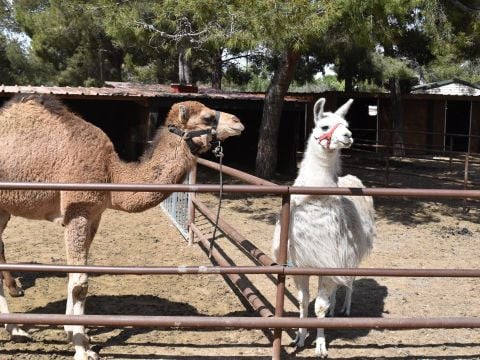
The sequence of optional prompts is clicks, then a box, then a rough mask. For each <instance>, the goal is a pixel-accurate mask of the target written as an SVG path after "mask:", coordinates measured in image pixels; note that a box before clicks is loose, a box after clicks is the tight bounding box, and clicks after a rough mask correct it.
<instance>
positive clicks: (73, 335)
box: [65, 213, 98, 360]
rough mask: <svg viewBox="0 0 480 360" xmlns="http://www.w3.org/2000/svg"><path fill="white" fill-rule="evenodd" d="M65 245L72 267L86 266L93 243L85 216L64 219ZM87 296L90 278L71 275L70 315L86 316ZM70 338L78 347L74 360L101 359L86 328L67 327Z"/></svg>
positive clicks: (67, 312)
mask: <svg viewBox="0 0 480 360" xmlns="http://www.w3.org/2000/svg"><path fill="white" fill-rule="evenodd" d="M65 219H66V221H65V243H66V249H67V262H68V264H69V265H85V264H86V263H87V254H88V249H89V246H90V242H91V238H92V236H91V232H92V229H91V223H90V221H89V219H88V217H87V216H86V215H84V214H83V213H82V214H81V215H79V214H75V216H72V217H69V216H65ZM87 292H88V275H87V274H81V273H71V274H69V277H68V294H67V309H66V314H67V315H83V314H84V313H85V301H86V298H87ZM65 331H66V332H67V337H68V338H69V339H71V341H72V342H73V345H74V347H75V360H96V359H98V355H97V354H96V353H95V352H94V351H92V350H90V342H89V338H88V336H87V335H86V334H85V326H83V325H72V326H65Z"/></svg>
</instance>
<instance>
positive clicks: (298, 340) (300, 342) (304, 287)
mask: <svg viewBox="0 0 480 360" xmlns="http://www.w3.org/2000/svg"><path fill="white" fill-rule="evenodd" d="M293 278H294V281H295V285H296V287H297V290H298V309H299V313H300V314H299V315H300V319H303V318H306V317H307V316H308V303H309V301H310V291H309V285H308V279H309V277H308V276H294V277H293ZM307 336H308V332H307V329H306V328H300V329H298V332H297V336H296V337H295V339H294V340H293V345H294V346H296V347H303V346H304V345H305V338H306V337H307Z"/></svg>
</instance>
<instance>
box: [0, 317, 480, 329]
mask: <svg viewBox="0 0 480 360" xmlns="http://www.w3.org/2000/svg"><path fill="white" fill-rule="evenodd" d="M0 323H3V324H33V325H85V326H110V327H126V326H131V327H142V328H145V327H156V328H194V329H198V328H230V329H292V328H299V327H305V328H319V327H321V328H326V329H394V330H407V329H423V328H429V329H460V328H480V319H479V318H466V317H439V318H416V319H411V318H322V319H316V318H303V319H300V318H292V317H288V318H286V317H206V316H136V315H60V314H0Z"/></svg>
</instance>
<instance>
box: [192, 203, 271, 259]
mask: <svg viewBox="0 0 480 360" xmlns="http://www.w3.org/2000/svg"><path fill="white" fill-rule="evenodd" d="M193 204H194V205H195V207H196V208H197V209H198V210H199V211H200V212H201V213H202V214H203V215H205V217H206V218H207V219H208V220H210V221H211V222H213V223H214V222H215V220H216V216H215V215H214V214H213V212H212V211H211V210H210V209H209V208H208V207H207V206H206V205H205V204H204V203H203V202H201V201H200V200H198V199H193ZM218 227H219V229H220V230H221V231H222V232H223V233H224V234H225V235H226V236H227V237H228V238H230V239H231V240H232V241H234V242H235V243H237V244H238V246H240V248H241V249H242V250H244V251H246V252H247V253H248V254H249V255H250V256H252V257H253V258H254V259H256V260H257V261H258V262H259V263H260V264H262V265H264V266H270V265H273V264H274V263H275V262H274V261H273V259H272V258H271V257H270V256H268V255H267V254H265V253H264V252H263V251H262V250H260V249H259V248H257V247H256V246H255V245H254V244H252V243H251V242H250V241H249V240H247V239H246V238H245V237H244V236H243V235H242V234H240V233H239V232H238V231H237V230H235V229H234V228H233V227H232V226H231V225H229V224H228V223H227V222H226V221H224V220H223V219H222V218H221V217H220V218H219V220H218Z"/></svg>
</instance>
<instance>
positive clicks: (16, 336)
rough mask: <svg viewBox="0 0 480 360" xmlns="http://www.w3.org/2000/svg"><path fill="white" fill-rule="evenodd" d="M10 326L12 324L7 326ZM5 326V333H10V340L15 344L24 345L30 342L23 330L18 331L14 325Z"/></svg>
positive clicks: (29, 337) (28, 335)
mask: <svg viewBox="0 0 480 360" xmlns="http://www.w3.org/2000/svg"><path fill="white" fill-rule="evenodd" d="M9 325H12V324H9ZM9 325H7V326H6V329H7V331H8V332H9V333H10V339H11V340H12V341H13V342H17V343H26V342H30V341H32V337H31V336H30V334H29V333H27V332H26V331H25V330H23V329H20V328H19V327H17V326H16V325H12V326H9Z"/></svg>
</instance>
